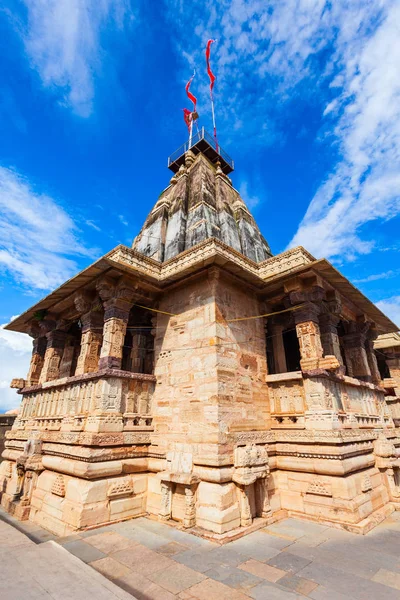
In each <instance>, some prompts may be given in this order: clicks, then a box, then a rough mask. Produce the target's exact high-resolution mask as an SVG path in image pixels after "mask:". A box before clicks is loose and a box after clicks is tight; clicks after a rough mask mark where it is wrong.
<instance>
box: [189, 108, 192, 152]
mask: <svg viewBox="0 0 400 600" xmlns="http://www.w3.org/2000/svg"><path fill="white" fill-rule="evenodd" d="M192 133H193V116H191V118H190V129H189V148H188V149H189V150H190V148H191V147H192Z"/></svg>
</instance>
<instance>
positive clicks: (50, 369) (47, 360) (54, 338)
mask: <svg viewBox="0 0 400 600" xmlns="http://www.w3.org/2000/svg"><path fill="white" fill-rule="evenodd" d="M43 327H44V328H46V329H49V328H51V330H50V331H48V333H46V339H47V345H46V352H45V355H44V364H43V368H42V372H41V374H40V379H39V383H45V382H46V381H53V380H55V379H59V377H60V363H61V359H62V356H63V352H64V347H65V342H66V339H67V333H66V332H65V331H61V330H60V329H55V327H56V323H55V322H54V321H49V322H47V323H46V324H43Z"/></svg>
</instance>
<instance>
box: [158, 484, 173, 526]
mask: <svg viewBox="0 0 400 600" xmlns="http://www.w3.org/2000/svg"><path fill="white" fill-rule="evenodd" d="M171 514H172V484H171V483H170V482H169V481H161V504H160V512H159V513H158V518H159V519H160V521H168V520H169V519H170V518H171Z"/></svg>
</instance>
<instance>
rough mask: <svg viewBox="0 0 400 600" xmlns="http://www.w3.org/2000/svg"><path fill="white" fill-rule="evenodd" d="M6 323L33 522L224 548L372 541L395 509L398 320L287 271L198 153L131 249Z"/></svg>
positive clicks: (328, 284)
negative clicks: (316, 533)
mask: <svg viewBox="0 0 400 600" xmlns="http://www.w3.org/2000/svg"><path fill="white" fill-rule="evenodd" d="M261 315H263V316H261ZM252 317H256V318H252ZM8 327H9V328H10V329H13V330H16V331H22V332H25V333H28V334H29V335H31V336H32V338H33V352H32V360H31V365H30V369H29V373H28V375H27V378H26V380H24V379H16V380H13V382H12V385H13V387H15V388H17V389H18V390H19V392H20V393H21V396H22V402H21V409H20V411H19V414H18V416H17V418H16V420H15V422H14V424H13V427H12V430H11V431H9V432H8V433H7V441H6V447H5V450H4V452H3V459H4V460H3V462H2V463H1V466H0V489H1V505H2V506H3V507H4V508H5V509H6V510H7V511H8V512H10V513H11V514H13V515H15V516H16V517H17V518H18V519H21V520H29V521H30V522H33V523H35V524H37V525H39V526H42V527H44V528H46V529H48V530H49V531H51V532H53V533H54V534H57V535H59V536H67V535H70V534H73V533H74V532H80V531H84V530H90V529H92V528H95V527H99V526H103V525H106V524H108V523H117V522H120V521H126V520H129V519H132V518H138V517H141V516H143V515H150V516H152V517H153V518H157V519H159V520H160V521H173V522H175V523H178V524H179V527H180V528H182V529H187V530H189V531H192V532H193V533H195V534H196V535H202V536H205V537H207V536H208V537H210V538H212V539H214V540H217V541H226V539H234V538H237V537H238V536H240V535H242V534H243V533H246V532H248V531H253V530H255V529H258V528H262V527H264V526H265V525H267V524H272V523H274V522H275V521H279V520H280V519H282V518H284V517H286V516H300V517H304V518H307V519H309V520H311V521H315V522H319V523H323V524H332V525H335V526H340V527H343V528H345V529H347V530H349V531H354V532H359V533H362V534H365V533H367V532H368V531H369V530H371V529H372V528H373V527H375V526H376V525H378V524H379V523H380V522H382V521H383V520H384V519H385V518H386V517H387V516H388V515H390V514H391V513H392V512H393V511H394V510H396V509H398V508H399V506H400V459H399V456H400V436H399V429H398V425H399V423H400V366H399V365H400V362H399V361H400V339H398V336H397V335H396V334H395V333H393V332H394V331H395V329H396V326H395V325H394V324H393V323H391V321H390V320H389V319H388V318H387V317H386V316H385V315H383V313H381V311H380V310H379V309H378V308H377V307H376V306H375V305H373V304H372V303H371V302H370V301H369V300H368V299H367V298H365V297H364V296H363V295H362V294H361V293H360V292H359V291H358V290H357V289H356V288H354V286H352V285H351V283H350V282H348V281H347V280H346V279H345V278H344V277H343V276H342V275H341V274H340V273H339V272H338V271H336V270H335V269H334V268H333V267H332V266H331V265H330V264H329V263H328V262H327V261H325V260H315V259H314V258H313V257H312V256H311V255H310V254H309V253H308V252H307V251H306V250H304V249H303V248H295V249H293V250H289V251H287V252H283V253H282V254H280V255H278V256H275V257H272V255H271V251H270V249H269V246H268V244H267V242H266V241H265V239H264V238H263V237H262V235H261V233H260V231H259V229H258V226H257V224H256V223H255V221H254V218H253V217H252V215H251V214H250V212H249V210H248V208H247V207H246V205H245V203H244V202H243V200H242V199H241V198H240V196H239V194H238V192H237V191H236V190H235V189H234V188H233V186H232V183H231V181H230V179H229V178H228V177H227V175H225V174H224V172H223V170H222V169H221V166H220V165H219V164H218V163H216V164H212V163H211V162H210V161H209V160H208V159H207V158H206V156H205V155H203V154H202V153H200V154H198V155H197V156H195V155H194V154H193V153H192V152H187V153H186V155H185V156H183V157H182V162H181V165H180V168H179V170H178V172H177V173H176V174H175V175H174V176H173V178H172V179H171V182H170V185H169V186H168V187H167V188H166V190H164V192H163V193H162V194H161V196H160V198H159V200H158V201H157V203H156V204H155V206H154V208H153V209H152V211H151V212H150V215H149V217H148V219H147V220H146V222H145V224H144V226H143V228H142V230H141V232H140V234H139V235H138V236H137V238H136V239H135V241H134V243H133V248H132V249H130V248H127V247H124V246H118V247H117V248H115V249H114V250H112V251H111V252H110V253H108V254H107V255H105V256H104V257H102V258H101V259H100V260H99V261H97V262H96V263H94V264H93V265H91V266H90V267H88V268H87V269H86V270H85V271H83V272H82V273H80V274H78V275H77V276H76V277H75V278H73V279H72V280H70V281H68V282H66V283H65V284H64V285H63V286H61V288H59V289H58V290H56V291H55V292H53V293H52V294H50V296H48V297H47V298H45V299H44V300H43V301H41V302H39V303H38V304H37V305H36V306H34V307H32V309H30V310H28V311H27V312H26V313H24V314H23V315H21V316H19V317H18V318H17V319H16V320H15V321H14V322H13V323H12V324H10V325H9V326H8ZM379 335H380V337H378V336H379ZM382 336H383V337H382ZM398 342H399V343H398ZM374 344H375V346H374ZM150 539H152V540H153V543H154V544H156V543H157V536H156V534H153V536H150ZM175 541H176V542H178V543H179V539H176V540H175ZM108 543H109V544H111V545H112V543H113V542H112V541H111V540H110V541H109V542H108ZM234 543H235V542H234ZM92 548H94V546H93V547H92ZM85 551H87V548H86V550H85ZM119 551H120V552H122V553H123V552H126V549H124V548H120V550H119ZM134 551H135V547H134V546H133V547H132V552H134ZM98 552H101V550H98ZM168 558H169V557H168V556H167V553H166V556H165V559H166V560H167V559H168ZM98 560H101V558H100V557H99V558H98ZM102 564H103V565H104V569H109V568H110V563H107V565H108V566H107V565H106V563H102ZM170 566H171V565H170ZM248 575H249V574H248ZM241 576H242V577H245V575H244V574H243V570H242V575H241ZM249 576H250V575H249ZM236 577H239V575H237V574H236ZM295 583H296V580H291V581H290V584H291V585H293V586H294V587H295V588H296V585H297V584H298V586H299V589H300V588H301V589H303V588H302V587H301V586H302V582H297V584H296V585H295ZM152 585H158V584H157V583H156V582H153V584H152ZM197 585H199V586H200V587H199V588H198V589H200V590H203V589H206V587H205V586H204V585H203V583H202V582H199V583H198V584H197ZM304 585H306V584H304ZM304 589H306V588H304Z"/></svg>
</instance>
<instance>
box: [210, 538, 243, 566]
mask: <svg viewBox="0 0 400 600" xmlns="http://www.w3.org/2000/svg"><path fill="white" fill-rule="evenodd" d="M209 555H210V556H211V557H212V558H213V559H214V560H216V561H219V562H220V563H221V564H224V565H230V566H231V567H237V566H238V565H240V564H242V563H243V562H246V560H247V556H245V555H244V554H240V553H239V552H237V551H236V550H234V549H233V548H232V545H231V544H226V545H225V546H220V547H219V548H215V549H214V550H210V552H209Z"/></svg>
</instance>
